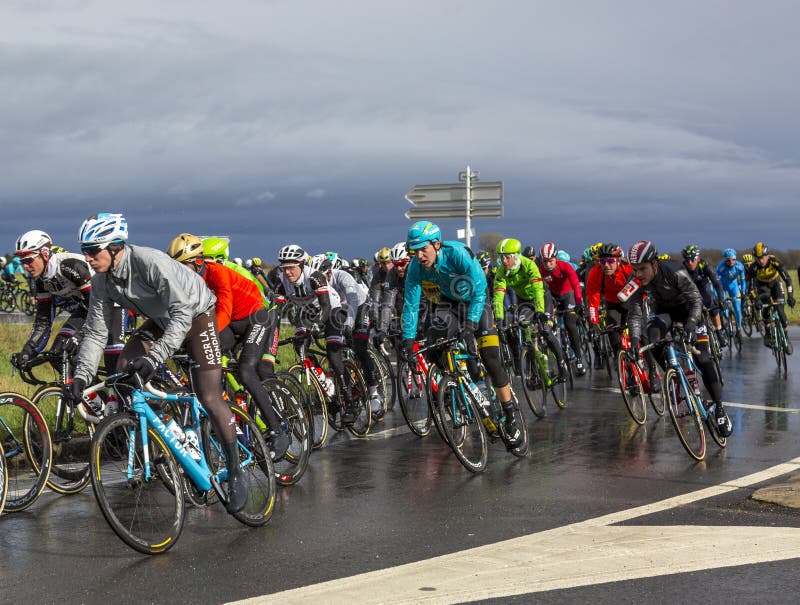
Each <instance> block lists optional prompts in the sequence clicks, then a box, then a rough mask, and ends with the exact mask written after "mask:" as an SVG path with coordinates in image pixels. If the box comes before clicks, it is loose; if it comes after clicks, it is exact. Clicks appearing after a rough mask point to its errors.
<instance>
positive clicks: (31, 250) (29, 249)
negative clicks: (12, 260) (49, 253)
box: [14, 229, 53, 258]
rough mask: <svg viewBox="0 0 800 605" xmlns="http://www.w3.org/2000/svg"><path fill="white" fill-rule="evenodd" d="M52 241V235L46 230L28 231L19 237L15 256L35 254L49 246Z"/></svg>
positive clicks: (23, 256) (15, 247)
mask: <svg viewBox="0 0 800 605" xmlns="http://www.w3.org/2000/svg"><path fill="white" fill-rule="evenodd" d="M52 243H53V241H52V240H51V239H50V236H49V235H47V233H45V232H44V231H41V230H39V229H34V230H33V231H26V232H25V233H23V234H22V235H20V236H19V237H18V238H17V243H16V245H15V246H14V256H19V257H22V258H25V257H28V256H34V255H35V254H37V253H38V252H39V250H41V249H42V248H47V247H48V246H50V244H52Z"/></svg>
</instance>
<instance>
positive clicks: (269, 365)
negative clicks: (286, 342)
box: [258, 308, 281, 380]
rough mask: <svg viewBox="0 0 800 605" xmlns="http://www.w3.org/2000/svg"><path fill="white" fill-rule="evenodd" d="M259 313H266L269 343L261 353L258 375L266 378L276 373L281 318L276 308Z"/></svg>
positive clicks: (262, 378)
mask: <svg viewBox="0 0 800 605" xmlns="http://www.w3.org/2000/svg"><path fill="white" fill-rule="evenodd" d="M259 313H266V326H267V343H266V345H265V346H264V352H263V353H262V354H261V361H260V363H259V364H258V377H259V378H260V379H261V380H264V379H265V378H267V377H268V376H273V375H274V374H275V358H276V356H277V355H278V342H279V340H280V327H281V318H280V314H279V313H278V310H277V309H275V308H272V309H269V310H267V309H264V310H263V311H259Z"/></svg>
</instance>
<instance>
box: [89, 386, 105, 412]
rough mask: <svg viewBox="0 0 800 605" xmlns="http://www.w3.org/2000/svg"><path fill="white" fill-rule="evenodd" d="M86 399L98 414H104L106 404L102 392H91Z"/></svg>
mask: <svg viewBox="0 0 800 605" xmlns="http://www.w3.org/2000/svg"><path fill="white" fill-rule="evenodd" d="M86 401H87V402H88V404H89V407H90V408H91V409H92V412H94V414H95V415H96V416H101V415H102V414H103V408H105V407H106V404H105V402H104V401H103V397H102V395H100V393H98V392H97V391H95V392H94V393H90V394H89V395H87V396H86Z"/></svg>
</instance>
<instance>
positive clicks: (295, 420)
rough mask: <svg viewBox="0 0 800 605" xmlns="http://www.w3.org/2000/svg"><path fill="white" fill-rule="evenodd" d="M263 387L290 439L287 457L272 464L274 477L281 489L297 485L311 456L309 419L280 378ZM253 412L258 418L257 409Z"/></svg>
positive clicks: (273, 379) (268, 380)
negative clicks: (268, 392)
mask: <svg viewBox="0 0 800 605" xmlns="http://www.w3.org/2000/svg"><path fill="white" fill-rule="evenodd" d="M264 385H265V386H268V390H269V391H270V397H271V398H272V399H273V401H274V402H275V404H276V407H277V408H278V412H279V413H280V415H281V417H282V418H283V424H284V426H283V427H282V428H283V429H284V430H285V431H287V432H288V434H289V437H290V438H291V441H290V443H289V449H287V450H286V453H285V454H284V455H283V456H282V457H281V458H280V459H276V460H274V461H273V466H274V467H275V477H276V479H277V481H278V483H279V484H281V485H292V484H294V483H297V482H298V481H300V478H301V477H302V476H303V474H304V473H305V472H306V469H307V468H308V457H309V454H310V453H311V439H310V438H309V427H308V418H307V417H306V412H305V409H304V408H303V406H302V405H301V404H300V402H299V401H298V400H297V399H296V398H295V396H294V395H293V394H292V392H291V391H290V390H289V389H288V388H287V387H286V386H285V385H284V384H283V382H282V381H281V379H280V378H278V377H272V378H267V379H266V380H265V381H264ZM255 408H256V413H257V414H260V413H261V411H260V410H258V406H255ZM256 424H258V423H256ZM270 428H272V427H270Z"/></svg>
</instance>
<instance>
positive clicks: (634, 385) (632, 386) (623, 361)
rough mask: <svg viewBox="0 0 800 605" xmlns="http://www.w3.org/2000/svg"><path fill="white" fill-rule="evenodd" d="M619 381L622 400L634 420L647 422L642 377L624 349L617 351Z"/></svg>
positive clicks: (638, 422) (642, 422)
mask: <svg viewBox="0 0 800 605" xmlns="http://www.w3.org/2000/svg"><path fill="white" fill-rule="evenodd" d="M617 381H618V382H619V388H620V391H621V392H622V400H623V401H624V402H625V407H626V408H628V413H629V414H630V415H631V418H633V421H634V422H635V423H636V424H639V425H641V424H644V423H645V422H647V402H646V401H645V394H644V388H643V386H642V379H641V377H640V376H639V372H638V368H636V367H635V364H634V363H633V362H632V361H631V360H630V359H628V354H627V353H626V352H625V351H622V350H620V351H619V353H617Z"/></svg>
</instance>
